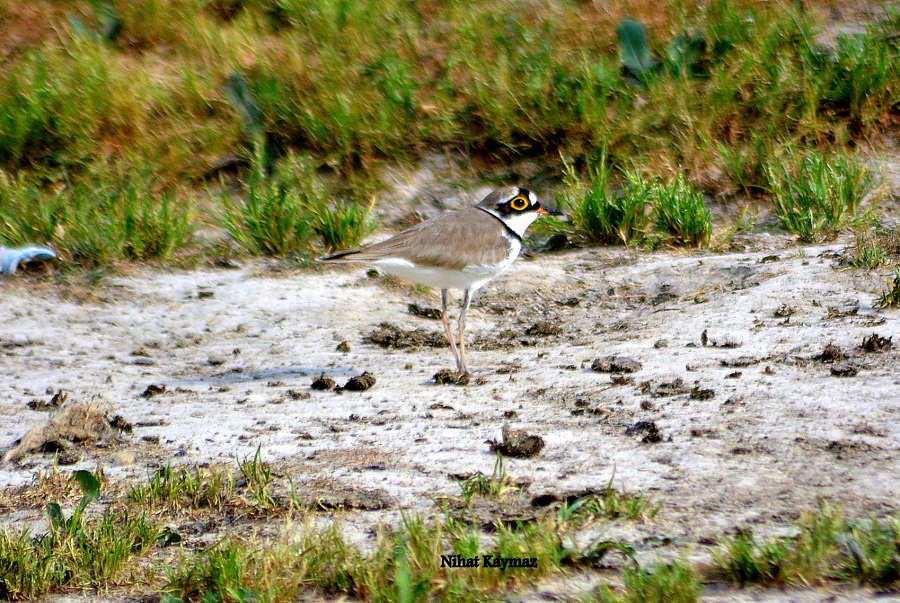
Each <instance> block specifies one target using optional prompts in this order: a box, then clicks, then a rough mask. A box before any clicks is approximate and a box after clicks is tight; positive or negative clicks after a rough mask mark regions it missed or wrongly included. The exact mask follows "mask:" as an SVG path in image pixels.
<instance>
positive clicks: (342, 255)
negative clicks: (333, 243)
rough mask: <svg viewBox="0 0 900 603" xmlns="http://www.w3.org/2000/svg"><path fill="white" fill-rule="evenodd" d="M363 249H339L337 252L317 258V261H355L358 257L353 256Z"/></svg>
mask: <svg viewBox="0 0 900 603" xmlns="http://www.w3.org/2000/svg"><path fill="white" fill-rule="evenodd" d="M360 251H362V250H361V249H345V250H344V251H338V252H336V253H329V254H328V255H323V256H322V257H318V258H316V261H317V262H355V261H357V260H356V258H354V257H353V256H354V255H356V254H358V253H359V252H360Z"/></svg>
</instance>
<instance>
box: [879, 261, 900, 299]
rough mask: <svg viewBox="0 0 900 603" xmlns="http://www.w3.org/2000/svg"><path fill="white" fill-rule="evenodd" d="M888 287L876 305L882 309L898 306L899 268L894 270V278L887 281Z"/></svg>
mask: <svg viewBox="0 0 900 603" xmlns="http://www.w3.org/2000/svg"><path fill="white" fill-rule="evenodd" d="M888 287H889V289H887V290H886V291H883V292H882V293H881V297H879V298H878V301H877V303H878V305H879V306H880V307H882V308H893V307H895V306H900V268H894V276H893V278H892V279H891V280H890V281H888Z"/></svg>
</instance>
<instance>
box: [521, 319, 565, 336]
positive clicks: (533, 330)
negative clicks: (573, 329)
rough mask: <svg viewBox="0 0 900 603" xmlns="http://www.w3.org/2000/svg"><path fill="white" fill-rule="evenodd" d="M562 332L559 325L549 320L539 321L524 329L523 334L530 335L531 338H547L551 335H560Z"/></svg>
mask: <svg viewBox="0 0 900 603" xmlns="http://www.w3.org/2000/svg"><path fill="white" fill-rule="evenodd" d="M563 332H564V331H563V328H562V327H561V326H560V325H559V323H556V322H553V321H551V320H539V321H537V322H536V323H534V324H533V325H531V326H530V327H528V328H527V329H525V334H526V335H531V336H532V337H535V336H536V337H549V336H551V335H562V334H563Z"/></svg>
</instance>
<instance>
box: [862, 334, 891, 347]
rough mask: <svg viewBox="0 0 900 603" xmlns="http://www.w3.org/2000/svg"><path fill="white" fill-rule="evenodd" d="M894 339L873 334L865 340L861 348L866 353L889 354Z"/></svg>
mask: <svg viewBox="0 0 900 603" xmlns="http://www.w3.org/2000/svg"><path fill="white" fill-rule="evenodd" d="M892 339H893V337H881V336H880V335H879V334H878V333H872V334H871V335H869V336H868V337H865V338H863V342H862V345H860V346H859V348H860V349H861V350H863V351H866V352H887V351H889V350H890V349H891V348H892V347H894V344H893V343H892V342H891V340H892Z"/></svg>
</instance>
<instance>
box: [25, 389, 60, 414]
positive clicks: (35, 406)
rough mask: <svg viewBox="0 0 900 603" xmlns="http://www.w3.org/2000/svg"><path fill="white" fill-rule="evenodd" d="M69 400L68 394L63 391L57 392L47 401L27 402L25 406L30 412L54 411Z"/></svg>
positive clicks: (35, 400)
mask: <svg viewBox="0 0 900 603" xmlns="http://www.w3.org/2000/svg"><path fill="white" fill-rule="evenodd" d="M68 399H69V393H68V392H66V391H64V390H58V391H57V392H56V393H55V394H53V396H51V398H50V399H49V400H38V399H34V400H29V401H28V402H27V404H26V406H28V408H30V409H31V410H54V409H56V408H59V407H60V406H62V405H63V404H65V403H66V400H68Z"/></svg>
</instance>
